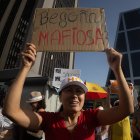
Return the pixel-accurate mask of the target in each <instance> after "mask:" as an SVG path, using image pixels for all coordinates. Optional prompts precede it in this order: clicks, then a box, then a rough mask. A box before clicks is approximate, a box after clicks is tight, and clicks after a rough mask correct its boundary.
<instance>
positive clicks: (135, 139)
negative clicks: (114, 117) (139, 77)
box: [132, 96, 140, 140]
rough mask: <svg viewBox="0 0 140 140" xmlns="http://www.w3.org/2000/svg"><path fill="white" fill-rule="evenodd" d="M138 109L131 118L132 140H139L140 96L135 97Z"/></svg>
mask: <svg viewBox="0 0 140 140" xmlns="http://www.w3.org/2000/svg"><path fill="white" fill-rule="evenodd" d="M137 101H138V108H137V110H135V112H134V114H133V118H132V131H133V140H140V96H138V97H137Z"/></svg>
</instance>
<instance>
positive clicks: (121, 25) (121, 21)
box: [119, 16, 124, 31]
mask: <svg viewBox="0 0 140 140" xmlns="http://www.w3.org/2000/svg"><path fill="white" fill-rule="evenodd" d="M122 30H124V26H123V20H122V16H121V17H120V25H119V31H122Z"/></svg>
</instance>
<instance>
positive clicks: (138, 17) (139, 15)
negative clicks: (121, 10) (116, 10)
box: [124, 9, 140, 29]
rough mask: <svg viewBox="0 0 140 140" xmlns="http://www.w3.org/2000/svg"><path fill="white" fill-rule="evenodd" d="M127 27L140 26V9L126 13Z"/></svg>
mask: <svg viewBox="0 0 140 140" xmlns="http://www.w3.org/2000/svg"><path fill="white" fill-rule="evenodd" d="M124 19H125V24H126V29H130V28H135V27H140V9H137V10H134V11H130V12H127V13H125V14H124Z"/></svg>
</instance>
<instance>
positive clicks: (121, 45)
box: [115, 32, 127, 52]
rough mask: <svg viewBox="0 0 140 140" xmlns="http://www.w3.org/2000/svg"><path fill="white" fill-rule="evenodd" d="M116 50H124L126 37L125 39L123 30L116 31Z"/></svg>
mask: <svg viewBox="0 0 140 140" xmlns="http://www.w3.org/2000/svg"><path fill="white" fill-rule="evenodd" d="M115 48H116V50H118V51H120V52H126V51H127V47H126V39H125V34H124V32H122V33H118V37H117V41H116V47H115Z"/></svg>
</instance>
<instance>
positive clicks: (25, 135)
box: [20, 91, 46, 140]
mask: <svg viewBox="0 0 140 140" xmlns="http://www.w3.org/2000/svg"><path fill="white" fill-rule="evenodd" d="M43 99H44V96H43V95H42V94H41V92H39V91H32V92H31V93H30V99H28V100H27V101H26V102H27V103H29V104H30V106H31V109H32V110H33V111H34V112H44V111H45V108H46V106H45V102H44V101H43ZM20 132H21V133H20V135H21V136H20V139H22V140H41V139H42V137H43V131H42V130H39V131H35V132H34V131H29V130H27V129H23V128H22V129H21V131H20Z"/></svg>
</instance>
